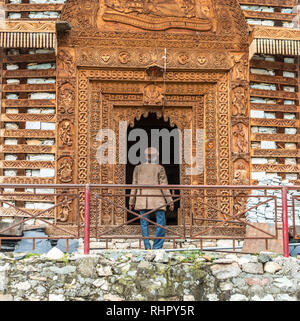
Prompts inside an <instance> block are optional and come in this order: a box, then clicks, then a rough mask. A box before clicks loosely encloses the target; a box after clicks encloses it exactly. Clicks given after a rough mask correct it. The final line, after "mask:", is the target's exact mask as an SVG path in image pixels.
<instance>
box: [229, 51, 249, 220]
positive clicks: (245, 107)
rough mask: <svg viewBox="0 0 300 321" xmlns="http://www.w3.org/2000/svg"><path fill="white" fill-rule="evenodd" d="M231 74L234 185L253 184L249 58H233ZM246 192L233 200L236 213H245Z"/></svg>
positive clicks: (240, 193) (246, 55)
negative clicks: (251, 179) (251, 178)
mask: <svg viewBox="0 0 300 321" xmlns="http://www.w3.org/2000/svg"><path fill="white" fill-rule="evenodd" d="M232 58H233V61H234V63H235V64H234V67H233V68H232V70H231V73H230V77H231V123H232V126H231V137H232V147H231V150H232V152H231V156H232V171H233V180H232V183H233V184H236V185H249V184H250V116H249V115H250V108H249V103H250V102H249V59H248V54H234V55H233V56H232ZM247 194H248V192H246V191H238V192H236V193H235V195H236V197H235V198H233V213H234V214H237V213H239V212H241V211H243V210H245V206H246V202H247V197H246V196H247Z"/></svg>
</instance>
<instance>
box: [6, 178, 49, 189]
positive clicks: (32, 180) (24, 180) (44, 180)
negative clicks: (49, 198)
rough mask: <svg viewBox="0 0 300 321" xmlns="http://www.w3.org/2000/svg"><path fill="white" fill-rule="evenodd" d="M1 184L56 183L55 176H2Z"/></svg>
mask: <svg viewBox="0 0 300 321" xmlns="http://www.w3.org/2000/svg"><path fill="white" fill-rule="evenodd" d="M0 183H1V184H54V183H55V178H54V177H34V176H0ZM12 188H13V186H12Z"/></svg>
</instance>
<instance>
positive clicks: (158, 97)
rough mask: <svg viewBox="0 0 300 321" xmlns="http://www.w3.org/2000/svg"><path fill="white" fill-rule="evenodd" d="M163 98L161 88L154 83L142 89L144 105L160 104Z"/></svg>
mask: <svg viewBox="0 0 300 321" xmlns="http://www.w3.org/2000/svg"><path fill="white" fill-rule="evenodd" d="M162 100H163V95H162V89H161V88H160V87H158V86H156V85H154V84H151V85H148V86H147V87H145V89H144V104H145V105H161V104H162Z"/></svg>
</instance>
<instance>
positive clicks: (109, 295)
mask: <svg viewBox="0 0 300 321" xmlns="http://www.w3.org/2000/svg"><path fill="white" fill-rule="evenodd" d="M50 252H51V251H50ZM299 269H300V261H299V258H283V257H282V256H276V255H273V254H270V253H260V254H259V255H245V254H227V255H226V254H224V253H209V252H208V253H205V254H202V253H199V252H188V253H187V252H181V253H175V252H165V251H160V250H156V251H151V252H146V251H103V252H102V253H100V254H98V255H91V256H83V255H79V254H72V255H70V256H67V255H63V256H61V257H58V256H56V255H55V256H52V255H50V254H47V255H44V256H33V255H28V254H27V255H22V254H20V253H18V255H16V254H15V255H13V254H12V253H6V254H0V300H2V301H92V300H93V301H149V300H150V301H299V300H300V292H299V288H300V272H299V271H300V270H299Z"/></svg>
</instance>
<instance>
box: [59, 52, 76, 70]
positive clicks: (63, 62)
mask: <svg viewBox="0 0 300 321" xmlns="http://www.w3.org/2000/svg"><path fill="white" fill-rule="evenodd" d="M57 60H58V63H59V64H60V68H59V69H60V70H62V71H64V72H66V73H67V74H69V75H71V76H74V73H75V69H74V64H73V58H72V56H71V55H70V54H69V53H68V52H67V51H66V50H63V49H61V50H60V51H59V52H58V54H57Z"/></svg>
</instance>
